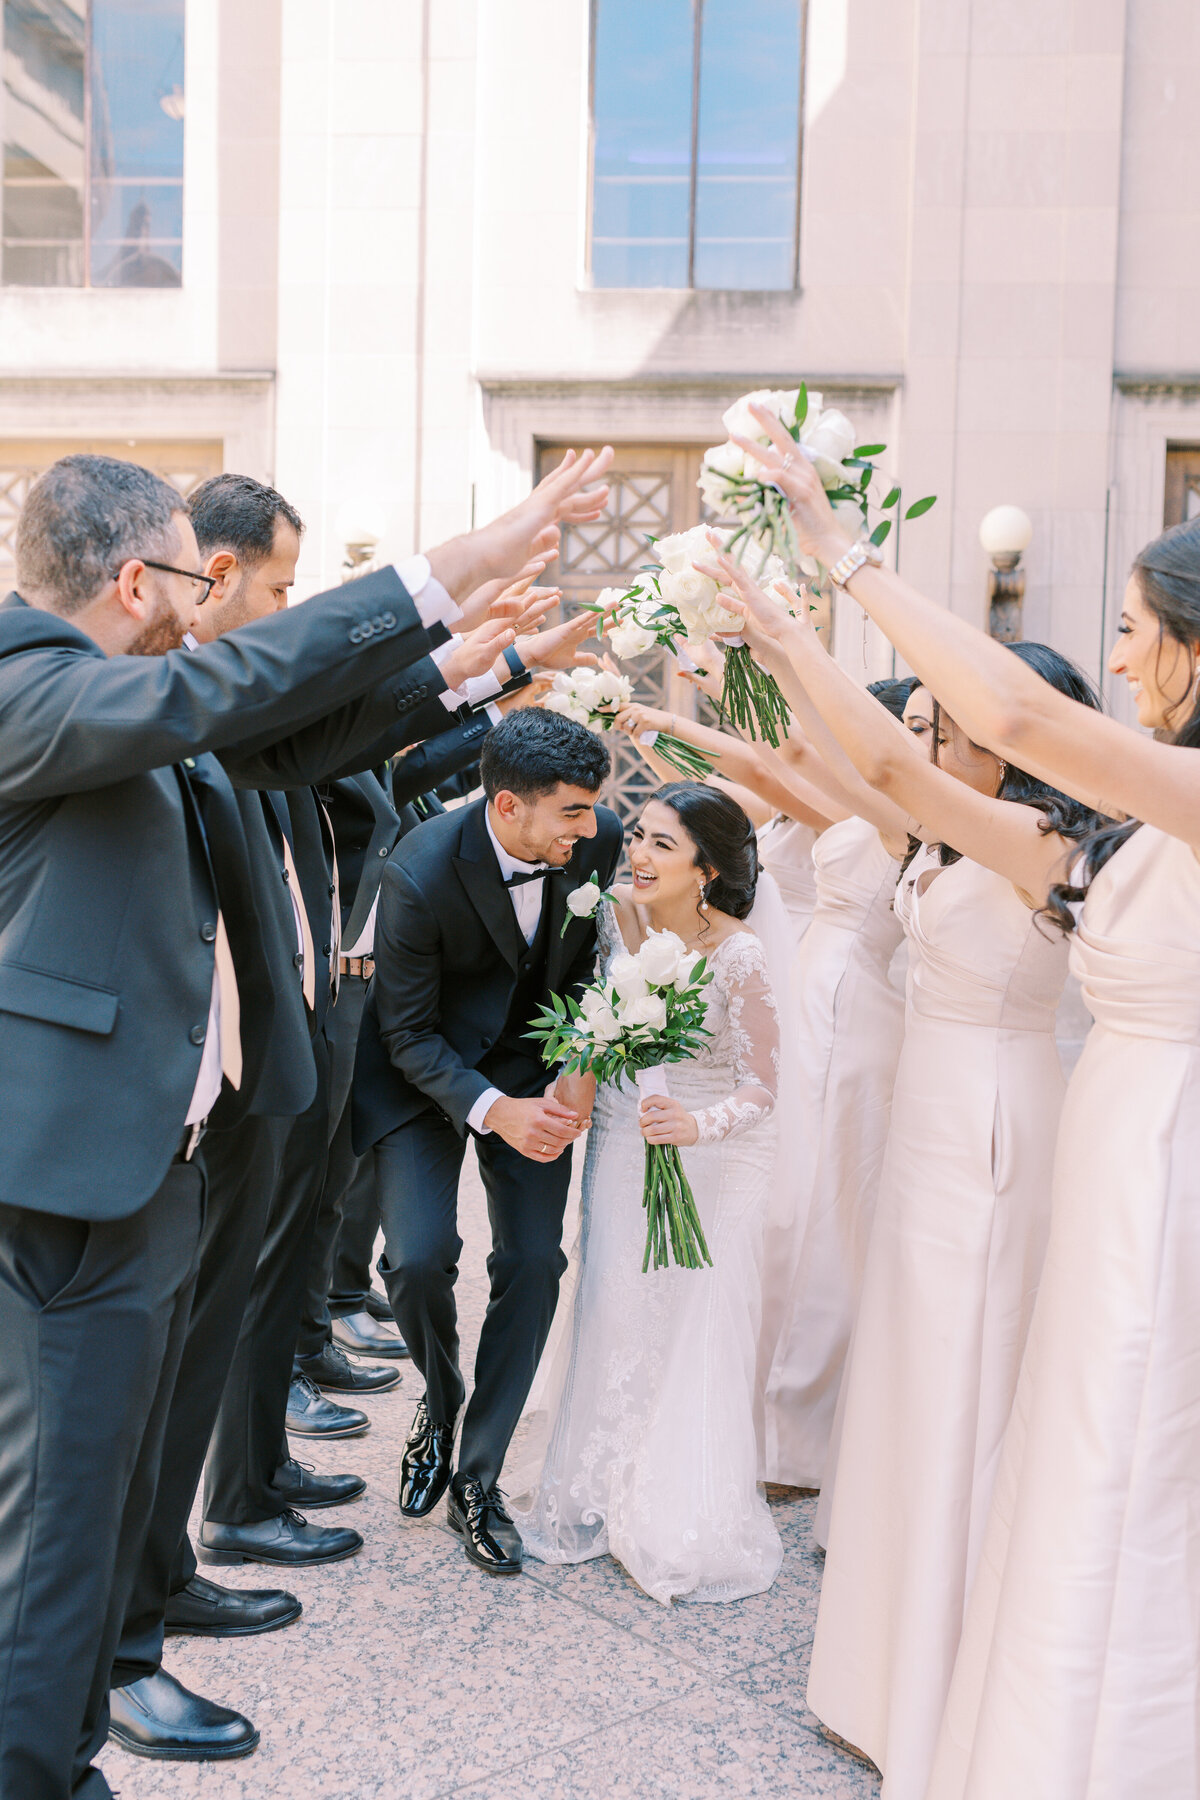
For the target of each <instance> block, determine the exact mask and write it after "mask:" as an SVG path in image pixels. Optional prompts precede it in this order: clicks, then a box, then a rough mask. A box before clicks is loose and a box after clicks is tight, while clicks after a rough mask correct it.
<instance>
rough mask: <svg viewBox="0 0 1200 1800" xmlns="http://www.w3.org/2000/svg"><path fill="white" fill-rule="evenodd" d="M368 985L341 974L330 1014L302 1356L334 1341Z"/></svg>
mask: <svg viewBox="0 0 1200 1800" xmlns="http://www.w3.org/2000/svg"><path fill="white" fill-rule="evenodd" d="M366 997H367V984H366V982H365V981H364V980H363V978H362V976H361V975H343V977H342V981H341V986H340V988H339V989H338V998H337V1005H336V1006H335V1007H333V1008H332V1010H331V1012H330V1014H329V1022H328V1025H327V1027H326V1030H327V1033H328V1038H329V1154H328V1160H327V1162H326V1165H325V1181H324V1185H323V1187H322V1189H321V1198H320V1201H319V1203H318V1206H317V1217H316V1222H315V1224H314V1226H313V1244H312V1254H311V1256H310V1258H309V1265H308V1291H307V1293H306V1294H305V1298H304V1312H303V1315H302V1317H301V1320H300V1332H299V1336H298V1337H297V1339H296V1354H297V1355H298V1356H319V1355H320V1353H321V1351H322V1350H323V1349H324V1348H325V1346H326V1344H327V1343H328V1342H329V1341H330V1336H331V1333H330V1327H329V1304H328V1294H329V1283H330V1279H331V1275H332V1270H333V1257H334V1246H335V1244H336V1243H337V1239H338V1234H339V1232H340V1230H341V1223H342V1208H343V1205H344V1203H345V1198H346V1193H347V1190H348V1189H349V1187H350V1184H351V1182H352V1181H353V1179H354V1172H355V1170H356V1168H357V1167H358V1158H357V1156H355V1154H354V1146H353V1144H352V1143H351V1141H350V1110H351V1109H350V1083H351V1081H352V1079H353V1077H354V1055H355V1051H356V1050H357V1048H358V1027H359V1023H360V1021H361V1019H362V1010H363V1003H364V1001H365V1000H366Z"/></svg>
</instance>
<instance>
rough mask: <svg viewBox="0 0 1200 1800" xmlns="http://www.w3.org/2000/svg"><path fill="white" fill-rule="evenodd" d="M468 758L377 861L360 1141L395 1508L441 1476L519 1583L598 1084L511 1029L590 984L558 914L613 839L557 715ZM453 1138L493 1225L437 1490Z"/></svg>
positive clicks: (593, 769) (529, 716)
mask: <svg viewBox="0 0 1200 1800" xmlns="http://www.w3.org/2000/svg"><path fill="white" fill-rule="evenodd" d="M480 768H481V773H482V776H483V788H484V794H485V796H486V798H485V799H482V800H477V801H474V802H473V803H472V804H470V805H468V806H464V807H462V808H460V809H459V810H458V811H455V812H449V813H445V814H443V815H441V816H440V817H438V818H435V819H431V820H429V821H428V822H427V823H426V824H424V825H421V826H420V827H418V829H417V830H416V831H414V832H411V833H410V834H409V836H408V837H406V838H403V839H402V840H401V841H400V843H399V845H398V846H397V848H396V849H395V851H394V852H393V853H392V857H391V860H390V861H389V863H388V866H387V868H386V870H385V871H384V876H383V883H382V886H381V888H380V893H379V913H378V918H377V921H376V926H375V980H374V984H373V987H372V991H371V994H370V996H369V998H368V1000H367V1004H366V1008H365V1010H364V1014H363V1024H362V1032H361V1035H360V1037H359V1047H358V1064H357V1068H356V1071H355V1097H354V1106H355V1120H354V1123H355V1147H356V1148H357V1149H360V1150H365V1149H366V1148H367V1147H368V1146H369V1145H371V1144H374V1145H375V1149H376V1168H377V1179H378V1192H379V1204H380V1212H381V1214H382V1217H383V1230H384V1239H385V1243H386V1253H385V1261H384V1265H383V1273H384V1279H385V1281H386V1283H387V1290H388V1297H389V1299H390V1300H391V1303H392V1311H393V1313H394V1314H395V1318H396V1323H397V1324H398V1325H399V1327H400V1331H401V1335H402V1336H403V1338H404V1341H405V1343H406V1344H407V1345H408V1346H409V1348H410V1350H411V1351H412V1356H413V1361H414V1362H415V1363H416V1365H417V1367H418V1368H419V1369H420V1371H421V1374H422V1375H423V1377H424V1379H425V1397H424V1399H423V1400H422V1401H421V1403H420V1405H419V1406H418V1407H417V1412H416V1417H415V1419H414V1420H413V1425H412V1429H411V1431H410V1432H409V1435H408V1440H407V1442H406V1444H405V1447H404V1456H403V1459H402V1461H401V1465H400V1510H401V1512H402V1513H403V1514H404V1515H405V1517H406V1518H410V1519H420V1518H424V1517H425V1516H426V1514H428V1513H429V1512H431V1511H432V1510H433V1508H434V1506H436V1504H437V1502H438V1500H439V1499H440V1498H441V1496H442V1494H443V1493H444V1492H445V1489H446V1486H447V1483H450V1501H449V1510H448V1518H449V1523H450V1525H451V1526H452V1527H453V1529H454V1530H455V1531H457V1532H458V1533H459V1534H460V1536H461V1537H462V1539H463V1543H464V1547H465V1549H466V1553H467V1556H468V1557H469V1559H470V1560H471V1561H472V1562H473V1563H475V1564H476V1565H477V1566H478V1567H479V1568H481V1569H486V1570H487V1571H488V1573H489V1574H493V1575H515V1574H516V1573H517V1572H518V1571H519V1569H520V1567H521V1540H520V1537H519V1535H518V1533H517V1530H516V1527H515V1526H514V1525H513V1523H512V1521H511V1519H510V1518H509V1516H508V1514H507V1512H506V1511H505V1509H504V1504H503V1501H502V1499H501V1497H500V1494H499V1491H498V1489H497V1487H496V1483H497V1481H498V1479H499V1476H500V1470H501V1467H502V1465H503V1463H504V1457H505V1453H506V1451H507V1449H508V1443H509V1439H510V1438H511V1437H512V1434H513V1430H514V1428H515V1426H516V1423H517V1420H518V1418H519V1417H520V1413H521V1407H522V1405H523V1404H524V1401H525V1398H526V1396H527V1394H528V1392H529V1388H530V1384H531V1383H532V1381H533V1374H534V1370H535V1369H536V1367H537V1363H538V1358H539V1356H540V1355H541V1353H542V1348H543V1346H544V1344H545V1342H546V1334H547V1332H548V1331H549V1329H550V1321H551V1319H552V1318H553V1316H554V1307H555V1303H556V1301H557V1298H558V1284H559V1280H560V1278H561V1276H562V1272H563V1269H564V1268H565V1267H566V1259H565V1258H564V1256H563V1254H562V1247H561V1240H562V1224H563V1211H564V1209H565V1206H566V1199H567V1188H568V1185H569V1183H570V1179H571V1154H570V1146H571V1144H572V1143H573V1142H574V1140H575V1139H576V1138H577V1137H579V1135H580V1133H581V1132H582V1131H583V1130H584V1129H585V1128H586V1125H587V1123H588V1121H589V1119H590V1115H591V1098H592V1093H593V1091H594V1084H593V1082H592V1080H591V1078H590V1077H586V1078H580V1077H574V1078H572V1079H567V1078H565V1077H561V1078H560V1079H559V1081H558V1082H557V1083H556V1084H553V1088H551V1087H550V1086H548V1082H547V1073H546V1069H545V1067H544V1066H543V1064H542V1062H541V1059H540V1057H539V1055H538V1052H537V1047H536V1045H535V1044H534V1043H531V1042H530V1040H529V1039H528V1038H526V1037H525V1035H524V1033H525V1032H526V1031H527V1030H528V1028H529V1024H530V1022H531V1021H532V1020H533V1018H534V1017H535V1015H536V1013H537V1010H538V1007H539V1006H540V1005H541V1004H542V1003H543V1002H544V1001H546V1000H547V999H548V998H549V996H550V995H551V994H554V993H557V994H568V993H575V994H576V995H578V993H579V992H580V990H581V989H582V988H583V987H584V985H585V984H586V983H587V982H588V981H589V980H590V979H591V975H592V969H593V963H594V960H595V953H596V931H595V924H594V921H593V920H591V919H580V918H575V917H574V916H573V915H571V914H569V913H568V910H567V903H566V902H567V895H568V894H569V893H570V892H571V890H572V889H574V888H576V887H579V886H580V885H581V884H582V883H583V882H586V881H587V880H588V879H589V877H591V876H593V875H594V876H596V877H597V878H598V879H599V882H600V886H601V887H602V888H603V887H607V886H608V884H609V882H610V881H611V880H612V877H613V874H614V871H615V869H616V866H617V861H618V858H619V856H620V852H621V841H622V833H621V826H620V822H619V820H618V819H617V818H616V816H615V814H613V813H611V812H609V811H608V810H607V809H606V808H604V807H599V808H598V807H597V805H596V796H597V794H598V793H599V790H600V786H601V783H602V782H603V781H604V780H605V778H606V776H607V775H608V769H609V757H608V751H607V750H606V748H605V747H604V744H603V742H602V741H601V739H600V738H599V737H597V736H596V735H595V733H593V732H591V731H589V730H588V729H587V728H586V727H585V726H583V725H578V724H576V723H575V722H574V721H573V720H571V719H566V718H563V717H562V716H561V715H560V714H558V713H552V712H544V711H542V710H540V709H538V708H525V709H523V710H521V711H519V712H514V713H510V714H509V716H508V717H507V718H506V719H505V720H504V721H503V722H502V723H501V724H500V725H498V726H497V727H496V729H495V730H494V731H493V732H492V733H491V735H490V736H489V737H488V738H487V739H486V741H485V743H484V746H483V752H482V756H481V760H480ZM567 919H569V921H570V922H569V923H568V924H567V927H566V931H565V934H564V933H563V922H564V920H567ZM468 1132H470V1133H473V1134H474V1137H475V1153H476V1155H477V1157H478V1159H479V1168H480V1172H481V1174H482V1176H483V1184H484V1187H485V1189H486V1190H487V1197H488V1212H489V1216H490V1218H491V1222H492V1254H491V1256H490V1257H489V1259H488V1274H489V1276H490V1279H491V1293H490V1297H489V1300H488V1309H487V1315H486V1317H485V1319H484V1322H483V1330H482V1332H481V1334H480V1338H479V1350H478V1353H477V1356H476V1360H475V1389H474V1392H473V1394H472V1396H471V1403H470V1405H469V1406H468V1407H467V1411H466V1416H465V1418H464V1420H463V1428H462V1440H461V1443H460V1446H459V1459H458V1470H457V1473H456V1474H455V1475H454V1477H453V1481H451V1468H450V1459H451V1454H452V1451H453V1446H454V1431H455V1423H456V1420H457V1418H458V1413H459V1410H460V1408H461V1406H462V1403H463V1400H464V1398H465V1393H466V1389H465V1387H464V1383H463V1377H462V1373H461V1371H460V1369H459V1366H458V1326H457V1315H456V1311H455V1305H454V1283H455V1280H456V1279H457V1276H458V1258H459V1253H460V1252H461V1250H462V1240H461V1238H460V1237H459V1235H458V1230H457V1201H458V1177H459V1171H460V1169H461V1168H462V1161H463V1156H464V1154H465V1151H466V1137H467V1133H468Z"/></svg>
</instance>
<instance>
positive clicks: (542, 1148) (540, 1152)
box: [538, 1144, 550, 1156]
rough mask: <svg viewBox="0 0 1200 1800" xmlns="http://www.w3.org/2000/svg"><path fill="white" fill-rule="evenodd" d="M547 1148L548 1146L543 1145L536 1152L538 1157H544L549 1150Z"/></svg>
mask: <svg viewBox="0 0 1200 1800" xmlns="http://www.w3.org/2000/svg"><path fill="white" fill-rule="evenodd" d="M549 1148H550V1146H549V1144H543V1145H542V1147H541V1149H540V1150H539V1151H538V1155H539V1156H545V1154H546V1152H547V1150H549Z"/></svg>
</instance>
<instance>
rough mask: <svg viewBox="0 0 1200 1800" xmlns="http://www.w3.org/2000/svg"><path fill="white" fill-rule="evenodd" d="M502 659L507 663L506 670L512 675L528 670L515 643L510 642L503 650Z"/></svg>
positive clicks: (522, 673) (524, 672)
mask: <svg viewBox="0 0 1200 1800" xmlns="http://www.w3.org/2000/svg"><path fill="white" fill-rule="evenodd" d="M504 660H505V662H506V663H507V664H508V672H509V674H510V675H512V676H514V677H515V676H517V675H525V674H527V673H528V670H527V669H526V667H525V664H524V663H523V662H522V661H521V655H520V652H519V651H518V649H517V646H516V645H515V644H510V645H509V646H508V648H507V650H505V652H504Z"/></svg>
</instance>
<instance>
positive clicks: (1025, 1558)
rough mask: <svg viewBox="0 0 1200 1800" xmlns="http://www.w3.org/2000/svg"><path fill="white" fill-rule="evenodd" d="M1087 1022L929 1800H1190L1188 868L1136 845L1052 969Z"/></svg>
mask: <svg viewBox="0 0 1200 1800" xmlns="http://www.w3.org/2000/svg"><path fill="white" fill-rule="evenodd" d="M1071 962H1072V968H1073V971H1074V973H1075V974H1077V975H1078V976H1079V978H1080V981H1081V983H1082V986H1083V994H1084V999H1085V1001H1086V1003H1087V1006H1088V1010H1089V1011H1090V1012H1091V1013H1092V1015H1093V1017H1094V1019H1095V1021H1096V1023H1095V1026H1094V1028H1093V1030H1092V1032H1091V1034H1090V1036H1089V1037H1088V1040H1087V1043H1086V1044H1085V1046H1084V1050H1083V1055H1082V1057H1081V1058H1080V1061H1079V1063H1078V1065H1077V1067H1076V1069H1075V1072H1074V1074H1073V1075H1072V1077H1071V1087H1070V1092H1069V1094H1068V1096H1067V1103H1066V1107H1065V1109H1064V1112H1063V1120H1062V1131H1061V1134H1060V1137H1059V1145H1058V1156H1057V1159H1056V1164H1055V1184H1054V1204H1053V1222H1052V1228H1051V1236H1050V1245H1049V1249H1048V1251H1047V1256H1046V1266H1045V1272H1044V1275H1043V1278H1042V1286H1041V1291H1040V1293H1039V1296H1038V1302H1037V1307H1036V1310H1035V1314H1034V1321H1033V1326H1032V1329H1031V1332H1030V1339H1029V1348H1028V1352H1027V1355H1026V1358H1025V1364H1024V1367H1023V1369H1022V1371H1021V1377H1020V1383H1019V1387H1018V1391H1017V1398H1016V1404H1015V1406H1014V1409H1013V1418H1012V1424H1011V1427H1010V1429H1009V1433H1008V1437H1007V1440H1006V1442H1005V1445H1004V1451H1003V1455H1002V1458H1001V1463H1000V1471H999V1474H998V1477H997V1482H996V1493H995V1501H994V1505H993V1509H992V1514H991V1518H990V1520H989V1522H988V1527H987V1532H986V1536H985V1539H984V1546H983V1553H982V1557H981V1560H980V1567H979V1574H978V1578H977V1581H976V1584H975V1588H974V1592H973V1594H972V1598H971V1603H970V1607H969V1609H968V1614H967V1622H966V1626H965V1629H964V1633H963V1642H962V1649H961V1651H960V1653H959V1660H958V1666H957V1669H956V1670H955V1675H954V1683H953V1687H952V1689H951V1695H950V1702H949V1706H948V1708H947V1712H946V1718H945V1723H944V1726H943V1731H942V1737H941V1742H940V1745H939V1748H938V1756H937V1762H936V1766H935V1774H934V1778H933V1782H932V1785H931V1787H930V1789H929V1794H930V1797H931V1800H962V1797H963V1796H969V1800H1013V1796H1014V1795H1015V1796H1019V1800H1195V1796H1196V1795H1197V1794H1198V1793H1200V864H1198V863H1197V860H1196V857H1195V856H1194V854H1193V852H1192V851H1191V849H1190V848H1189V847H1188V845H1186V844H1184V843H1181V842H1180V841H1179V840H1177V839H1175V838H1171V837H1167V836H1166V835H1165V834H1164V833H1163V832H1161V831H1157V830H1155V829H1153V828H1152V827H1151V826H1149V825H1143V826H1142V828H1141V829H1140V830H1139V831H1137V832H1136V833H1135V834H1134V836H1133V837H1132V838H1130V840H1129V841H1128V842H1127V843H1126V844H1124V845H1122V847H1121V848H1120V849H1119V850H1118V851H1117V852H1116V854H1115V856H1114V857H1113V858H1112V860H1111V861H1110V862H1109V863H1107V864H1106V865H1105V867H1104V868H1103V869H1102V870H1101V871H1100V873H1099V875H1098V876H1097V877H1096V879H1095V881H1094V882H1093V884H1092V887H1091V891H1090V892H1089V894H1088V897H1087V901H1086V902H1085V905H1084V909H1083V917H1082V922H1081V925H1080V928H1079V931H1078V933H1077V935H1076V937H1075V940H1074V943H1073V947H1072V952H1071Z"/></svg>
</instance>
